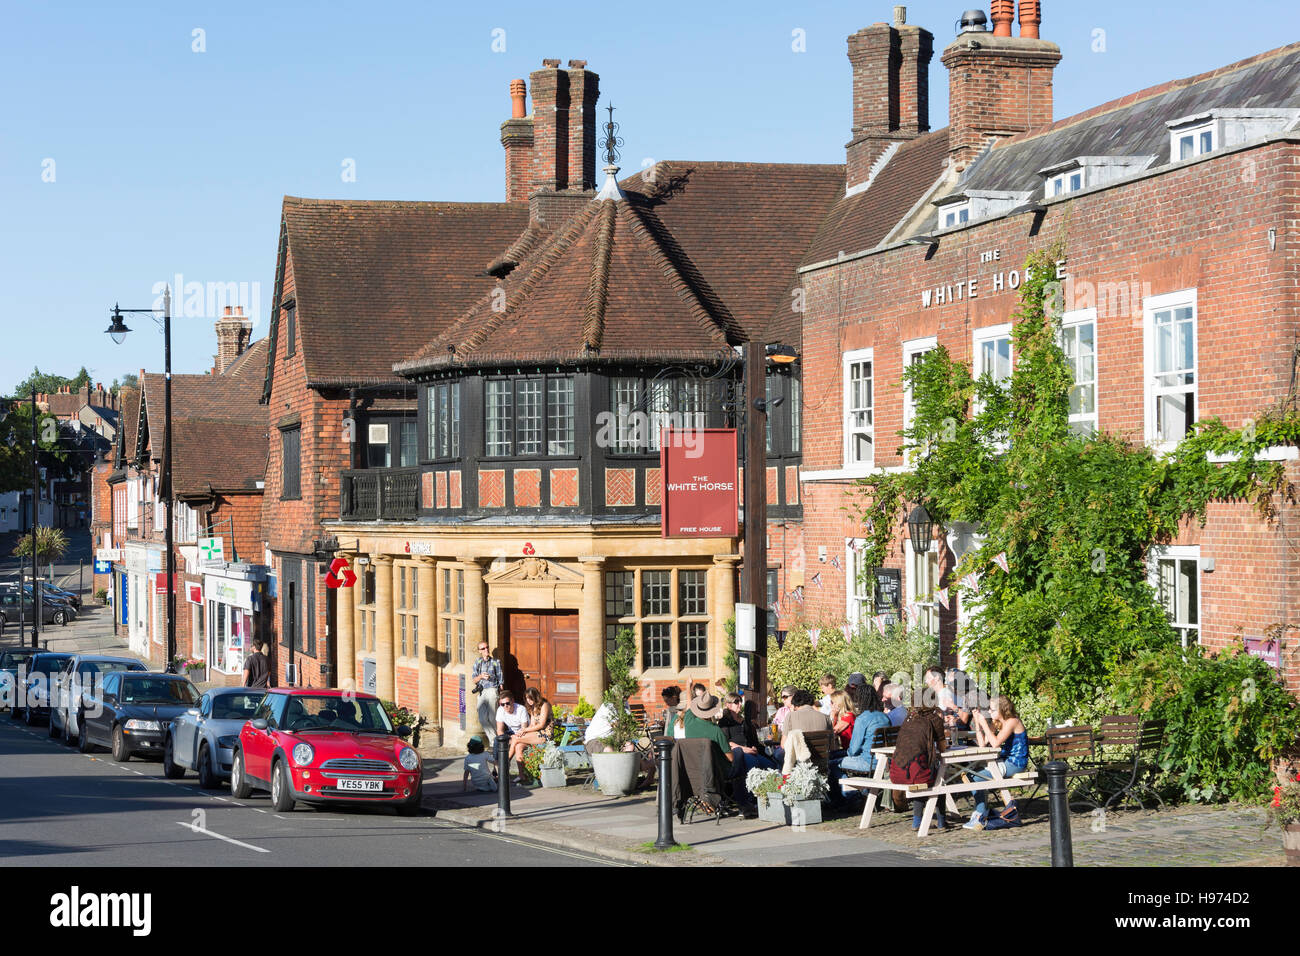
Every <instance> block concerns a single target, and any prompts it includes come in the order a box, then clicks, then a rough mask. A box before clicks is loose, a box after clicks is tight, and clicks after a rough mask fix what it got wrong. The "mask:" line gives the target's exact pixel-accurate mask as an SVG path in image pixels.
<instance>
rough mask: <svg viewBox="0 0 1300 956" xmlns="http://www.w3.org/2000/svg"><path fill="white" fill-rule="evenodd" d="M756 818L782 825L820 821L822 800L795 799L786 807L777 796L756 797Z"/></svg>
mask: <svg viewBox="0 0 1300 956" xmlns="http://www.w3.org/2000/svg"><path fill="white" fill-rule="evenodd" d="M758 818H759V819H760V820H763V821H765V822H767V823H778V824H781V825H782V826H794V825H796V824H802V825H805V826H806V825H807V824H810V823H821V822H822V802H821V801H820V800H796V801H795V802H794V806H792V807H788V806H786V805H785V804H784V803H782V802H781V800H780V799H779V798H772V799H770V800H769V799H767V798H766V797H759V798H758Z"/></svg>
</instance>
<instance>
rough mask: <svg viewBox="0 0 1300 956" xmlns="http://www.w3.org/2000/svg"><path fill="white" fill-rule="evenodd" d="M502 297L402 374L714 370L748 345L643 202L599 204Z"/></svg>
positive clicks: (487, 300)
mask: <svg viewBox="0 0 1300 956" xmlns="http://www.w3.org/2000/svg"><path fill="white" fill-rule="evenodd" d="M501 288H502V291H504V293H505V295H504V299H502V297H501V295H500V293H491V294H489V295H487V296H485V297H484V298H483V299H481V300H480V301H479V302H477V303H476V304H475V305H474V307H473V308H471V309H470V310H469V311H468V312H467V313H466V314H465V315H464V316H462V317H461V318H460V319H459V320H458V321H457V322H456V323H455V324H454V325H452V326H451V328H449V329H447V330H446V331H445V332H444V333H442V334H441V335H439V336H438V337H436V338H435V339H434V340H433V341H432V342H431V343H429V344H428V345H427V346H426V347H425V348H424V349H423V350H421V351H420V352H419V353H418V354H417V355H416V356H415V358H414V359H412V360H410V361H408V362H404V363H400V364H399V365H398V366H397V367H398V368H399V369H400V370H401V371H404V372H420V371H424V370H428V369H431V368H435V367H439V366H446V365H450V364H453V363H454V364H456V365H471V366H483V365H492V364H501V363H517V362H542V361H544V362H561V363H572V362H640V361H653V360H656V359H665V360H687V359H697V360H704V361H711V360H716V359H717V357H718V356H719V355H720V354H722V353H725V352H726V350H727V349H728V346H729V345H730V344H731V343H732V342H734V341H738V340H739V337H740V335H741V332H740V330H739V328H738V326H737V325H736V324H735V321H734V319H732V318H731V316H730V314H729V313H728V312H727V310H726V307H725V306H724V305H722V303H721V302H720V301H719V300H718V298H717V296H716V295H715V294H714V293H713V291H712V290H711V289H709V288H708V286H707V284H706V283H704V282H703V280H702V279H701V277H700V276H699V275H698V274H697V273H695V271H694V269H693V267H692V266H691V265H690V264H689V263H688V262H685V261H683V257H682V254H681V251H680V249H677V248H675V247H674V246H673V245H672V242H671V237H666V236H665V235H664V230H663V226H662V224H660V223H657V222H656V221H655V219H654V214H653V212H652V211H651V210H650V209H649V208H647V207H646V206H644V205H643V204H642V202H640V201H637V200H632V201H626V202H613V201H610V200H599V201H595V200H593V201H592V202H591V203H589V204H588V205H587V206H586V207H585V208H584V209H583V210H582V211H581V212H579V213H578V214H577V215H575V216H574V217H573V218H572V219H571V220H570V221H569V222H568V223H567V224H566V225H565V226H564V227H563V228H561V229H560V231H559V232H558V233H557V234H556V235H555V237H554V239H553V240H552V241H551V242H549V243H547V244H546V245H545V246H544V247H543V248H542V249H541V250H540V251H539V252H538V254H537V255H535V256H534V257H533V258H532V259H530V260H529V261H528V262H526V263H525V264H523V265H522V266H521V267H520V268H519V269H517V270H516V271H515V272H514V273H512V274H511V275H510V276H509V277H508V278H507V279H506V280H505V281H504V283H503V285H502V287H501ZM448 346H453V347H454V349H455V352H454V355H453V353H452V352H450V351H449V349H448Z"/></svg>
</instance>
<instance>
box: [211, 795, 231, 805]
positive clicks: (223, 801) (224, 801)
mask: <svg viewBox="0 0 1300 956" xmlns="http://www.w3.org/2000/svg"><path fill="white" fill-rule="evenodd" d="M212 799H213V800H220V801H221V802H222V803H229V802H230V801H229V800H227V799H226V798H225V797H218V796H217V795H216V794H212Z"/></svg>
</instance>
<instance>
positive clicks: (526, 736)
mask: <svg viewBox="0 0 1300 956" xmlns="http://www.w3.org/2000/svg"><path fill="white" fill-rule="evenodd" d="M524 706H525V707H526V708H528V719H527V721H526V722H525V723H524V726H523V727H521V728H520V729H519V733H517V734H515V735H514V736H513V737H512V738H510V759H511V760H517V761H519V783H520V784H521V785H523V786H527V785H528V783H529V781H528V780H527V779H525V777H524V748H525V747H529V746H532V747H542V746H545V745H546V742H547V741H548V740H550V738H551V721H552V716H551V702H550V701H549V700H547V699H546V698H545V697H543V696H542V692H541V691H540V690H538V689H537V688H536V687H530V688H528V690H526V691H525V692H524Z"/></svg>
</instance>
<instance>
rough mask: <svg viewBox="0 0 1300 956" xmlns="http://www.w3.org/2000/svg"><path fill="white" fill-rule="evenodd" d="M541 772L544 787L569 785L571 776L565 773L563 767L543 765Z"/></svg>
mask: <svg viewBox="0 0 1300 956" xmlns="http://www.w3.org/2000/svg"><path fill="white" fill-rule="evenodd" d="M541 774H542V786H543V787H548V788H550V787H564V786H567V785H568V782H569V778H568V777H567V776H566V775H565V772H564V768H563V767H543V768H542V771H541Z"/></svg>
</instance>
